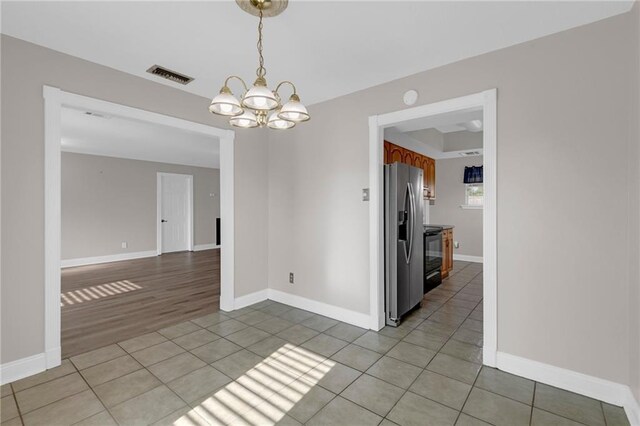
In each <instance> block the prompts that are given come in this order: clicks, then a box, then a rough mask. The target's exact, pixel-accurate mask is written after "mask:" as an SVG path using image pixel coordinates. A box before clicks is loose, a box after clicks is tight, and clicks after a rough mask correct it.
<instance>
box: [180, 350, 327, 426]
mask: <svg viewBox="0 0 640 426" xmlns="http://www.w3.org/2000/svg"><path fill="white" fill-rule="evenodd" d="M334 365H335V363H334V362H333V361H330V360H328V359H326V358H325V357H322V356H320V355H318V354H315V353H313V352H311V351H308V350H306V349H304V348H301V347H299V346H295V345H292V344H290V343H287V344H285V345H284V346H282V347H280V348H279V349H278V350H277V351H275V352H274V353H272V354H271V355H269V356H268V357H267V358H265V359H264V360H263V361H261V362H260V363H258V364H257V365H256V366H254V367H253V368H251V369H250V370H249V371H247V372H246V373H245V374H243V375H242V376H240V377H239V378H238V379H236V380H234V381H233V382H231V383H229V384H228V385H226V386H224V387H223V388H222V389H220V390H218V391H217V392H215V393H214V394H213V395H211V396H209V397H207V398H206V399H205V400H204V401H202V402H201V403H200V404H199V405H198V406H196V407H195V408H193V409H192V410H190V411H189V412H188V413H187V414H185V415H183V416H182V417H180V418H179V419H178V420H176V421H175V422H174V423H173V424H174V425H176V426H196V425H197V426H200V425H208V424H212V425H227V424H233V425H246V426H257V425H260V426H263V425H273V424H275V423H277V422H278V421H280V420H281V419H282V418H283V417H284V416H285V414H286V413H287V412H288V411H289V410H291V409H292V408H293V407H294V406H295V405H296V403H298V402H299V401H300V400H301V399H302V398H303V397H304V396H305V394H306V393H307V392H309V391H310V390H311V389H312V388H313V387H314V386H315V385H316V384H317V383H318V382H319V381H320V380H321V379H322V378H323V377H324V376H325V375H326V374H327V373H328V372H329V371H330V370H331V368H332V367H333V366H334Z"/></svg>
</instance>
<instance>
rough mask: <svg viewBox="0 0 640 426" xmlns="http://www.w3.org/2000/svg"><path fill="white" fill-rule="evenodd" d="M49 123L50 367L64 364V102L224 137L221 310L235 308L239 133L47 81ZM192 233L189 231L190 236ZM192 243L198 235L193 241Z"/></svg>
mask: <svg viewBox="0 0 640 426" xmlns="http://www.w3.org/2000/svg"><path fill="white" fill-rule="evenodd" d="M43 97H44V107H45V108H44V109H45V123H44V136H45V138H44V146H45V159H44V160H45V161H44V175H45V241H44V254H45V298H44V317H45V342H44V349H45V357H46V365H45V366H44V367H45V368H47V369H49V368H53V367H56V366H58V365H60V363H61V354H62V348H61V301H60V296H61V273H60V271H61V144H60V141H61V112H62V109H63V107H65V108H74V109H80V110H85V111H94V112H96V113H99V114H104V115H106V116H117V117H124V118H127V119H129V120H132V121H137V122H144V123H152V124H159V125H163V126H169V127H172V128H176V129H180V130H182V131H188V132H193V133H196V134H201V135H207V136H209V137H214V138H217V139H218V140H219V141H220V196H219V197H220V218H221V230H220V231H221V233H222V234H224V238H223V239H222V241H221V243H222V244H221V247H220V249H221V250H220V309H221V310H225V311H230V310H233V308H234V196H233V191H234V189H233V183H234V177H233V176H234V173H233V163H234V158H233V157H234V155H233V154H234V148H233V141H234V136H235V133H234V132H233V131H231V130H225V129H219V128H215V127H211V126H207V125H204V124H199V123H195V122H191V121H187V120H183V119H179V118H175V117H170V116H166V115H162V114H158V113H153V112H149V111H144V110H140V109H137V108H132V107H128V106H124V105H119V104H115V103H112V102H107V101H102V100H98V99H94V98H90V97H86V96H81V95H77V94H73V93H68V92H64V91H62V90H60V89H58V88H55V87H49V86H43ZM187 237H188V235H187ZM191 244H193V240H191Z"/></svg>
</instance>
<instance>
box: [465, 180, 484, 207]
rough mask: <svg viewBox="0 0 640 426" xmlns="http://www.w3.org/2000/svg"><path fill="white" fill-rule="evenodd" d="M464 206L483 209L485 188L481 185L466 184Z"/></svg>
mask: <svg viewBox="0 0 640 426" xmlns="http://www.w3.org/2000/svg"><path fill="white" fill-rule="evenodd" d="M464 192H465V195H464V206H463V207H470V208H482V206H483V204H484V186H483V184H481V183H468V184H465V190H464Z"/></svg>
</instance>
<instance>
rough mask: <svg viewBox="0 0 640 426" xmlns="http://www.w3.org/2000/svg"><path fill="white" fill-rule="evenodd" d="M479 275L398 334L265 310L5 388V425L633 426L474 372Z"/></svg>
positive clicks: (489, 372)
mask: <svg viewBox="0 0 640 426" xmlns="http://www.w3.org/2000/svg"><path fill="white" fill-rule="evenodd" d="M481 346H482V266H481V265H479V264H469V263H465V262H456V266H455V269H454V272H453V274H452V275H451V276H450V277H449V278H447V279H446V280H444V282H443V284H442V285H441V286H439V287H438V288H437V289H435V290H433V291H431V292H430V293H429V294H428V295H427V296H426V297H425V300H424V301H423V303H422V306H421V307H420V308H419V309H418V310H416V311H415V312H413V313H412V314H411V315H410V316H409V317H408V318H407V319H406V320H405V321H404V322H403V323H402V324H401V325H400V327H398V328H390V327H387V328H384V329H382V330H380V332H377V333H376V332H372V331H368V330H364V329H361V328H358V327H354V326H351V325H348V324H344V323H340V322H338V321H335V320H333V319H330V318H325V317H322V316H319V315H316V314H312V313H310V312H306V311H302V310H300V309H295V308H291V307H289V306H286V305H283V304H280V303H276V302H273V301H264V302H261V303H258V304H256V305H253V306H251V307H249V308H244V309H241V310H239V311H234V312H230V313H222V312H219V313H215V314H211V315H207V316H205V317H202V318H197V319H194V320H192V321H188V322H185V323H182V324H178V325H175V326H172V327H169V328H165V329H162V330H158V332H154V333H149V334H146V335H143V336H140V337H136V338H133V339H129V340H127V341H124V342H120V343H119V344H116V345H111V346H107V347H105V348H101V349H98V350H95V351H92V352H89V353H86V354H82V355H78V356H75V357H72V358H71V359H65V360H64V361H63V363H62V365H61V366H60V367H57V368H54V369H52V370H49V371H47V372H44V373H41V374H38V375H36V376H33V377H30V378H27V379H24V380H20V381H18V382H15V383H12V384H10V385H5V386H2V407H1V408H2V426H5V425H22V424H25V425H66V424H78V425H100V426H103V425H104V426H106V425H114V424H121V425H147V424H156V425H170V424H175V425H206V424H233V425H267V424H282V425H298V424H309V425H369V424H371V425H377V424H381V425H394V424H398V425H453V424H456V425H484V424H494V425H579V424H583V425H593V426H599V425H603V426H604V425H606V426H615V425H627V424H628V422H627V419H626V417H625V414H624V411H623V410H622V409H621V408H619V407H614V406H611V405H608V404H604V403H601V402H600V401H596V400H593V399H590V398H586V397H583V396H580V395H576V394H573V393H570V392H566V391H563V390H560V389H555V388H553V387H550V386H546V385H543V384H539V383H535V382H533V381H530V380H526V379H523V378H520V377H517V376H513V375H511V374H507V373H504V372H501V371H498V370H495V369H492V368H487V367H482V365H481V360H482V356H481V355H482V353H481V352H482V351H481Z"/></svg>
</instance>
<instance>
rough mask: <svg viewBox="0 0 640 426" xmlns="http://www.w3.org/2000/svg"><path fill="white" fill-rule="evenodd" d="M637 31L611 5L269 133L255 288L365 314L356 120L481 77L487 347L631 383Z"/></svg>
mask: <svg viewBox="0 0 640 426" xmlns="http://www.w3.org/2000/svg"><path fill="white" fill-rule="evenodd" d="M636 7H637V6H636ZM636 31H637V24H636V23H635V17H634V16H632V15H631V14H624V15H621V16H617V17H613V18H611V19H607V20H603V21H600V22H597V23H594V24H591V25H587V26H583V27H579V28H576V29H572V30H569V31H566V32H563V33H559V34H555V35H551V36H548V37H545V38H541V39H538V40H534V41H531V42H527V43H524V44H521V45H517V46H513V47H509V48H506V49H503V50H499V51H496V52H491V53H487V54H484V55H481V56H477V57H474V58H470V59H467V60H464V61H460V62H457V63H454V64H451V65H447V66H444V67H441V68H437V69H433V70H430V71H427V72H423V73H419V74H416V75H413V76H410V77H407V78H403V79H400V80H396V81H393V82H390V83H387V84H383V85H380V86H377V87H373V88H370V89H367V90H364V91H360V92H356V93H353V94H350V95H347V96H343V97H340V98H337V99H334V100H331V101H327V102H324V103H320V104H317V105H313V106H312V107H311V108H310V112H311V115H312V117H313V119H312V120H311V121H309V122H308V123H306V124H304V125H301V126H299V127H296V128H295V129H293V130H291V131H288V132H284V133H271V134H270V143H269V236H270V238H269V286H270V287H272V288H274V289H277V290H281V291H285V292H289V293H293V294H296V295H300V296H303V297H308V298H311V299H315V300H318V301H320V302H324V303H328V304H332V305H336V306H340V307H343V308H346V309H351V310H354V311H357V312H361V313H368V310H369V273H368V270H369V214H368V207H369V206H368V204H367V203H366V202H362V200H361V189H362V188H366V187H368V186H369V165H368V159H369V150H368V140H369V139H368V138H369V132H368V117H369V116H371V115H375V114H381V113H386V112H391V111H396V110H400V109H404V108H406V106H405V105H404V104H403V102H402V95H403V93H404V92H405V91H406V90H408V89H416V90H418V91H419V93H420V98H419V103H420V104H427V103H431V102H435V101H439V100H444V99H450V98H454V97H457V96H462V95H467V94H471V93H477V92H480V91H482V90H486V89H490V88H494V87H495V88H497V89H498V147H497V150H498V151H497V156H498V164H497V170H498V171H497V173H498V175H497V190H498V194H497V209H498V211H497V217H498V229H497V234H498V276H497V279H498V321H499V322H498V349H499V350H500V351H502V352H506V353H509V354H513V355H516V356H521V357H525V358H528V359H532V360H536V361H540V362H544V363H548V364H551V365H554V366H558V367H562V368H568V369H571V370H575V371H579V372H582V373H585V374H589V375H593V376H597V377H601V378H605V379H609V380H612V381H615V382H622V383H627V382H629V377H630V374H629V370H630V367H629V354H630V344H629V340H630V337H629V334H628V332H627V331H628V325H629V324H630V310H631V308H630V306H629V302H628V298H629V292H630V288H629V287H630V286H629V257H628V250H627V249H628V244H629V233H628V230H629V228H628V223H629V221H630V220H633V221H637V219H638V217H637V216H633V217H631V216H630V214H629V213H630V210H629V208H628V207H629V204H628V203H629V197H630V192H631V191H633V192H634V194H635V192H636V191H637V182H636V181H634V184H633V186H631V185H630V184H629V178H630V175H629V171H628V168H627V160H628V150H629V146H630V145H631V144H637V139H633V138H632V137H631V133H630V123H635V122H637V119H638V116H637V110H635V109H634V107H633V106H632V103H633V102H634V98H635V97H636V96H637V92H636V91H634V90H630V89H632V88H634V87H635V84H636V81H637V72H636V67H635V66H636V64H635V61H636V59H637V50H635V49H636V46H637V41H636V40H637V33H636ZM636 162H637V157H634V160H633V164H636ZM593 170H596V171H597V178H595V179H590V180H589V181H588V182H587V184H585V175H586V174H587V173H589V172H590V171H593ZM594 199H595V200H597V206H598V207H597V208H593V202H594V201H593V200H594ZM594 224H596V225H598V226H594ZM603 247H606V248H607V249H606V250H602V248H603ZM634 261H637V258H635V259H634ZM289 271H293V272H295V273H296V283H295V284H294V285H291V284H289V283H288V280H287V277H288V273H289ZM616 331H618V332H616Z"/></svg>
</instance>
